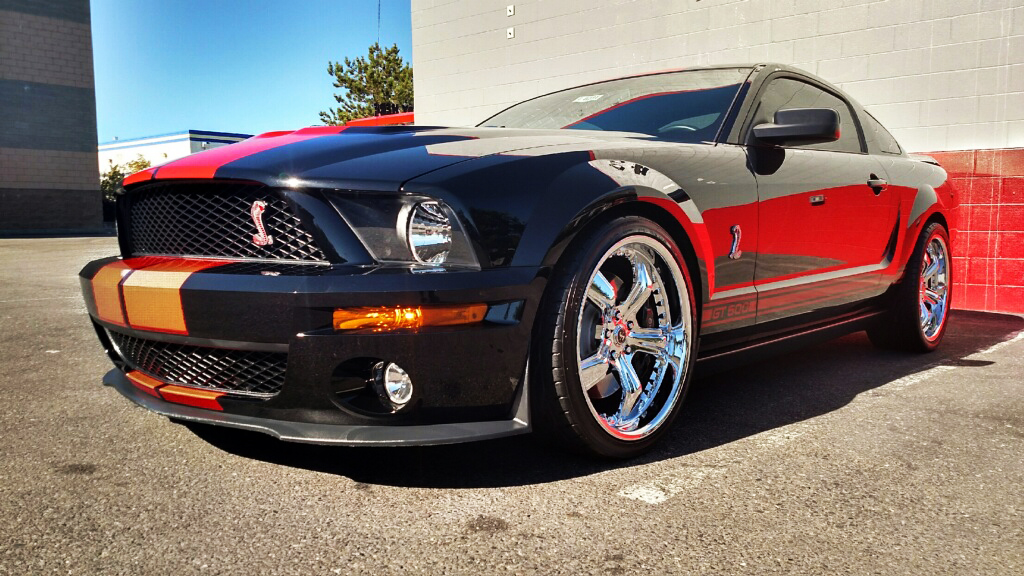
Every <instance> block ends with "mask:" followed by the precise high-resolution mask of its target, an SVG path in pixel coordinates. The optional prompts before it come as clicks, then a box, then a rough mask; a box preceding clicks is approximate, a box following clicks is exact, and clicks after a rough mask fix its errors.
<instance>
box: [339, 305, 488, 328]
mask: <svg viewBox="0 0 1024 576" xmlns="http://www.w3.org/2000/svg"><path fill="white" fill-rule="evenodd" d="M485 314H487V304H453V305H441V306H415V307H405V306H395V307H392V306H361V307H357V308H337V309H335V310H334V329H335V330H363V329H370V330H373V331H374V332H389V331H391V330H401V329H410V328H411V329H416V328H422V327H424V326H458V325H461V324H476V323H477V322H483V319H484V315H485Z"/></svg>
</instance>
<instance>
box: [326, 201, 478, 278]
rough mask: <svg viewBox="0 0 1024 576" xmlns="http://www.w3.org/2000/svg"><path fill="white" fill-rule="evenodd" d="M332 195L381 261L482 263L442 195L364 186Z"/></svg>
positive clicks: (452, 265) (447, 264)
mask: <svg viewBox="0 0 1024 576" xmlns="http://www.w3.org/2000/svg"><path fill="white" fill-rule="evenodd" d="M328 197H329V198H330V201H331V203H332V204H333V205H334V206H335V208H337V209H338V212H339V213H340V214H341V216H342V218H344V219H345V221H346V222H347V223H348V225H349V227H351V228H352V230H353V231H354V232H355V234H356V236H357V237H358V238H359V241H360V242H362V243H363V246H365V247H366V249H367V250H368V251H369V252H370V254H371V255H373V258H374V259H375V260H377V261H378V262H383V263H388V262H400V263H408V264H423V265H424V266H430V267H444V268H461V267H465V268H473V269H477V270H479V269H480V264H479V262H478V261H477V258H476V254H475V253H474V251H473V248H472V245H471V244H470V243H469V238H468V237H467V236H466V232H465V229H464V228H463V227H462V223H461V222H460V221H459V218H458V217H457V216H456V214H455V211H454V210H452V208H451V207H450V206H448V205H447V204H446V203H445V202H443V201H441V200H437V199H435V198H430V197H427V196H399V195H392V194H381V193H360V192H351V193H349V192H331V193H328Z"/></svg>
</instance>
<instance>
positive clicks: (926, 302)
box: [868, 222, 953, 352]
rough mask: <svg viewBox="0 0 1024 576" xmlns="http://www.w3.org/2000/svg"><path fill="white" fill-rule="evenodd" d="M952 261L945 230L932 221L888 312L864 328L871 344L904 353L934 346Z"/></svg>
mask: <svg viewBox="0 0 1024 576" xmlns="http://www.w3.org/2000/svg"><path fill="white" fill-rule="evenodd" d="M952 264H953V258H952V255H951V253H950V251H949V233H948V232H946V229H945V228H944V227H943V226H942V224H939V223H938V222H933V223H932V224H930V225H928V226H927V227H926V228H925V229H924V231H923V232H921V236H920V238H918V241H917V245H915V247H914V252H913V253H912V254H911V255H910V260H909V261H908V262H907V268H906V272H904V275H903V280H902V281H901V282H900V284H899V286H898V287H897V288H896V292H895V294H894V295H893V300H892V304H891V305H890V308H889V311H888V313H887V314H885V315H884V316H883V317H882V319H881V320H880V321H879V322H878V323H877V324H875V325H874V326H872V327H871V328H869V329H868V337H869V338H870V339H871V342H872V343H873V344H874V345H875V346H878V347H879V348H886V349H891V350H904V351H908V352H931V351H933V350H935V349H936V348H938V346H939V343H940V342H941V341H942V337H943V336H944V335H945V334H946V324H947V323H948V322H947V317H948V316H949V306H950V299H951V296H952V294H951V292H950V284H951V279H952Z"/></svg>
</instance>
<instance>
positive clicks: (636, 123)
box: [481, 68, 750, 142]
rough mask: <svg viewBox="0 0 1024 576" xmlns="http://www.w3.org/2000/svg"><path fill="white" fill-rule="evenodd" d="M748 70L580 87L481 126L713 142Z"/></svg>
mask: <svg viewBox="0 0 1024 576" xmlns="http://www.w3.org/2000/svg"><path fill="white" fill-rule="evenodd" d="M749 72H750V70H749V69H747V68H725V69H715V70H690V71H685V72H675V73H670V74H655V75H652V76H640V77H636V78H622V79H619V80H611V81H609V82H600V83H597V84H590V85H587V86H580V87H579V88H571V89H569V90H563V91H561V92H555V93H553V94H548V95H546V96H541V97H539V98H534V99H533V100H527V101H526V102H522V103H520V104H516V105H515V106H513V107H511V108H509V109H507V110H505V111H503V112H500V113H498V114H497V115H495V116H493V117H491V118H489V119H488V120H486V121H484V122H483V123H482V124H481V126H495V127H504V128H542V129H553V128H559V129H561V128H565V129H569V130H609V131H621V132H639V133H641V134H648V135H651V136H657V137H659V138H664V139H667V140H673V141H676V142H702V141H711V140H713V139H714V137H715V135H716V134H717V133H718V128H719V127H720V126H721V125H722V121H723V120H724V119H725V116H726V114H727V113H728V111H729V106H730V105H731V104H732V101H733V98H734V97H735V96H736V92H737V91H738V90H739V88H740V86H741V85H742V83H743V82H744V81H745V80H746V77H747V75H748V74H749Z"/></svg>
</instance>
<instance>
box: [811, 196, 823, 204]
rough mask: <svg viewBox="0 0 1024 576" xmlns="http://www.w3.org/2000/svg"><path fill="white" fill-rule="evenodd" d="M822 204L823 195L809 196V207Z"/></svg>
mask: <svg viewBox="0 0 1024 576" xmlns="http://www.w3.org/2000/svg"><path fill="white" fill-rule="evenodd" d="M824 203H825V195H824V194H818V195H815V196H811V206H821V205H822V204H824Z"/></svg>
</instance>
